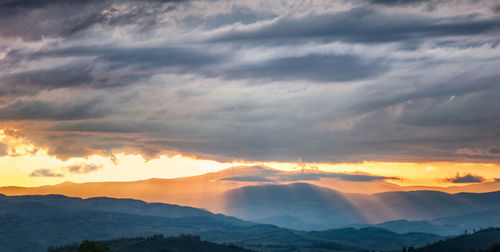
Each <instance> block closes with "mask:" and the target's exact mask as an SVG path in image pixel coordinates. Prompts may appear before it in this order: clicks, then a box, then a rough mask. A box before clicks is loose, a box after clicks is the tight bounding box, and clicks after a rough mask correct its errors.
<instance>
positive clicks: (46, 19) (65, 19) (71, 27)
mask: <svg viewBox="0 0 500 252" xmlns="http://www.w3.org/2000/svg"><path fill="white" fill-rule="evenodd" d="M176 2H182V1H176V0H172V1H168V0H167V1H158V0H151V1H133V0H130V1H120V5H121V6H120V7H126V8H122V9H117V8H116V6H118V4H116V3H115V2H114V1H94V0H91V1H60V0H51V1H28V2H26V1H16V0H14V1H7V2H2V3H1V4H0V13H4V15H1V16H0V17H1V18H0V22H5V23H9V24H11V25H10V26H9V27H5V26H3V27H2V28H1V29H0V37H7V38H9V37H19V38H22V39H23V40H26V41H37V40H41V39H43V38H46V37H52V38H54V37H69V36H72V35H75V34H77V33H79V32H85V31H87V30H89V29H91V28H93V27H95V26H109V27H113V26H115V27H116V26H125V25H137V26H139V27H142V28H143V29H144V28H145V27H148V26H151V25H152V24H154V23H155V22H156V18H158V16H159V15H160V14H161V13H165V12H168V11H169V10H172V9H174V7H172V5H171V4H175V3H176Z"/></svg>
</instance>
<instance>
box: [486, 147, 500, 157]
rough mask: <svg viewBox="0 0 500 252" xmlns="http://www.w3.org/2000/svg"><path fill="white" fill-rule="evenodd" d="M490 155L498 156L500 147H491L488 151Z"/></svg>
mask: <svg viewBox="0 0 500 252" xmlns="http://www.w3.org/2000/svg"><path fill="white" fill-rule="evenodd" d="M488 154H491V155H498V154H500V148H498V147H491V148H490V149H488Z"/></svg>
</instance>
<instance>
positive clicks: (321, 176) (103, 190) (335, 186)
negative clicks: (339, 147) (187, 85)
mask: <svg viewBox="0 0 500 252" xmlns="http://www.w3.org/2000/svg"><path fill="white" fill-rule="evenodd" d="M290 183H308V184H311V185H316V186H320V187H325V188H329V189H332V190H336V191H339V192H342V193H360V194H365V193H367V192H369V193H383V192H389V191H413V190H433V191H444V192H448V193H457V192H485V191H498V190H500V181H498V182H487V183H480V184H474V185H465V186H453V187H448V188H442V187H402V186H399V185H396V184H393V183H390V182H388V181H387V180H386V179H385V178H384V177H380V176H371V175H368V174H360V173H332V172H324V171H318V170H296V171H282V170H276V169H272V168H269V167H265V166H238V167H232V168H228V169H225V170H221V171H218V172H211V173H207V174H203V175H199V176H192V177H183V178H174V179H159V178H153V179H147V180H139V181H128V182H89V183H72V182H65V183H61V184H57V185H46V186H39V187H16V186H8V187H0V193H3V194H5V195H46V194H62V195H66V196H72V197H82V198H90V197H113V198H134V199H140V200H144V201H147V202H163V203H169V204H179V205H187V206H193V207H198V208H205V209H208V210H210V211H212V212H219V213H224V211H225V209H224V208H223V205H224V202H223V201H222V199H220V197H219V196H220V195H221V194H223V193H225V192H227V191H229V190H233V189H238V188H242V187H245V186H259V185H269V184H273V185H284V184H290Z"/></svg>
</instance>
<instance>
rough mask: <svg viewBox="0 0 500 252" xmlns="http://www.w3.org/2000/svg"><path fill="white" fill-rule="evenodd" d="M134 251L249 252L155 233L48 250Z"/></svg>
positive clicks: (70, 251)
mask: <svg viewBox="0 0 500 252" xmlns="http://www.w3.org/2000/svg"><path fill="white" fill-rule="evenodd" d="M111 251H120V252H134V251H151V252H154V251H178V252H183V251H185V252H188V251H199V252H216V251H220V252H249V251H250V250H246V249H243V248H239V247H237V246H235V245H226V244H217V243H212V242H207V241H202V240H201V238H200V237H199V236H197V235H191V234H180V235H179V236H176V237H164V236H163V235H153V236H150V237H135V238H119V239H113V240H108V241H98V242H96V241H89V240H84V241H82V242H81V243H80V244H71V245H64V246H59V247H51V248H49V249H48V252H111Z"/></svg>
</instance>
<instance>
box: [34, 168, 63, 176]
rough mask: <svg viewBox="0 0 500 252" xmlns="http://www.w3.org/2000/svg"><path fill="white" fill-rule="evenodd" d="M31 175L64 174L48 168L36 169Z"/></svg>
mask: <svg viewBox="0 0 500 252" xmlns="http://www.w3.org/2000/svg"><path fill="white" fill-rule="evenodd" d="M30 176H31V177H64V175H62V174H60V173H57V172H54V171H52V170H50V169H37V170H34V171H33V172H31V174H30Z"/></svg>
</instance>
